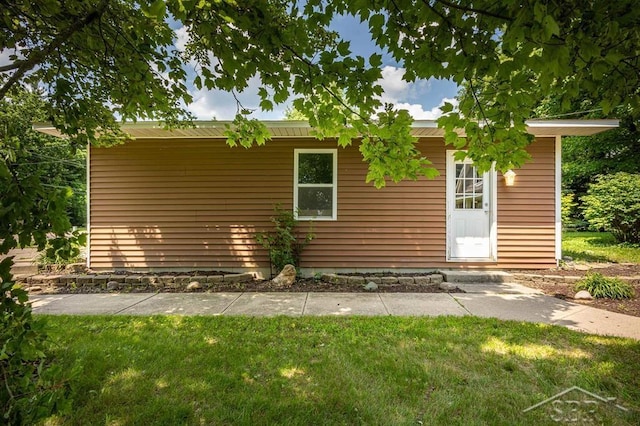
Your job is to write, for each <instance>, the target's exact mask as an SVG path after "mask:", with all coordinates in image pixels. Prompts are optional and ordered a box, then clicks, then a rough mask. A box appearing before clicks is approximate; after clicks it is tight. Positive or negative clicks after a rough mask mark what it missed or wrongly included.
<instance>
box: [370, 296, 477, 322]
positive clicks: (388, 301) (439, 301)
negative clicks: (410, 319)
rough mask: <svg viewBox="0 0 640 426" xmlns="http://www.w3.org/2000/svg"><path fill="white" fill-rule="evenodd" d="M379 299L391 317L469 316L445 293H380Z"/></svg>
mask: <svg viewBox="0 0 640 426" xmlns="http://www.w3.org/2000/svg"><path fill="white" fill-rule="evenodd" d="M380 298H381V299H382V302H383V303H384V305H385V306H386V308H387V310H388V311H389V314H391V315H403V316H439V315H456V316H462V315H469V312H467V311H466V310H465V309H464V308H463V307H462V306H460V304H459V303H458V302H457V301H456V300H455V299H454V298H453V297H451V295H449V294H447V293H380Z"/></svg>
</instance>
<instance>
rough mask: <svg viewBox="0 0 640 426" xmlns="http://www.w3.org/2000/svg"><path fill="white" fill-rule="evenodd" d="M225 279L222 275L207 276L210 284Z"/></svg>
mask: <svg viewBox="0 0 640 426" xmlns="http://www.w3.org/2000/svg"><path fill="white" fill-rule="evenodd" d="M223 279H224V276H222V275H209V276H208V277H207V283H209V284H220V283H221V282H222V280H223Z"/></svg>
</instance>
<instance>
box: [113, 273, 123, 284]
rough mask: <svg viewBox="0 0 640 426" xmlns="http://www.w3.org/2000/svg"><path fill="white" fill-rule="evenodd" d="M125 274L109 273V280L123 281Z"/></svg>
mask: <svg viewBox="0 0 640 426" xmlns="http://www.w3.org/2000/svg"><path fill="white" fill-rule="evenodd" d="M124 278H125V275H118V274H112V275H109V281H113V282H116V283H123V282H124Z"/></svg>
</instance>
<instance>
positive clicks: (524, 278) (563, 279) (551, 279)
mask: <svg viewBox="0 0 640 426" xmlns="http://www.w3.org/2000/svg"><path fill="white" fill-rule="evenodd" d="M511 278H512V279H513V280H514V281H517V282H519V283H521V284H526V283H527V282H534V281H537V282H543V283H548V284H558V283H567V284H575V283H576V282H578V281H580V280H581V279H583V278H584V277H583V276H579V275H542V274H518V273H511ZM615 278H619V279H621V280H622V281H625V282H628V283H629V284H635V283H640V276H626V277H625V276H616V277H615Z"/></svg>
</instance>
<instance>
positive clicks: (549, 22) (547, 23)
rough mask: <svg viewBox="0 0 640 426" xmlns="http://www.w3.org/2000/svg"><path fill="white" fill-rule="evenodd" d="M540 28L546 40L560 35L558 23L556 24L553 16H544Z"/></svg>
mask: <svg viewBox="0 0 640 426" xmlns="http://www.w3.org/2000/svg"><path fill="white" fill-rule="evenodd" d="M542 27H543V28H544V34H545V36H546V38H547V40H548V39H550V38H551V37H552V36H554V35H556V36H557V35H560V27H559V26H558V23H557V22H556V20H555V19H553V16H551V15H546V16H545V17H544V18H543V19H542Z"/></svg>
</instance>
